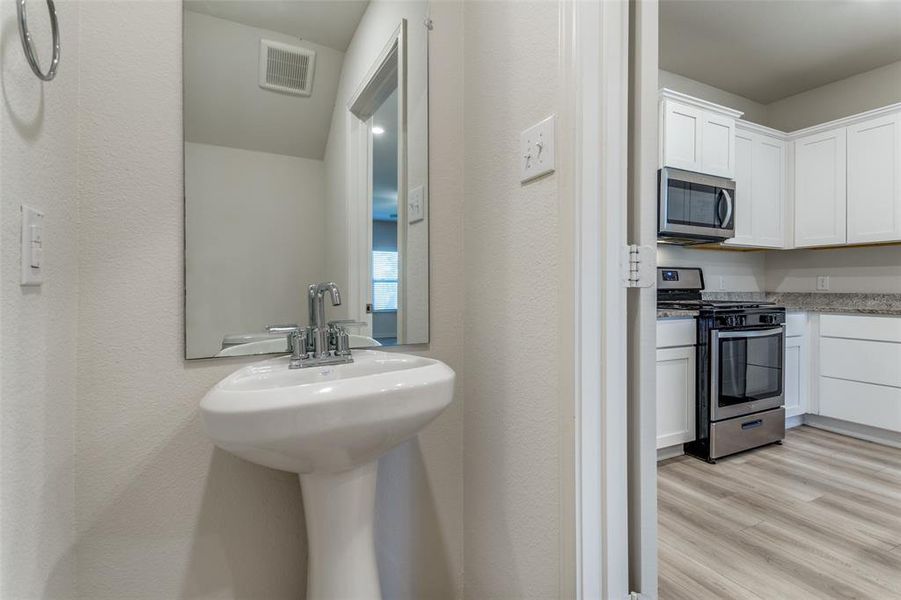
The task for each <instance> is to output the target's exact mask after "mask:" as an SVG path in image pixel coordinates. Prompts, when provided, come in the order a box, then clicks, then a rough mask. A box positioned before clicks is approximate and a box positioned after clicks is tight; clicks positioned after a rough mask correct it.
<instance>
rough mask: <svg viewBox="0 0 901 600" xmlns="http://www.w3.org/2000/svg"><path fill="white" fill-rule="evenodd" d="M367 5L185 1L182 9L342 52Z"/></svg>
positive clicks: (308, 0)
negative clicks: (282, 34)
mask: <svg viewBox="0 0 901 600" xmlns="http://www.w3.org/2000/svg"><path fill="white" fill-rule="evenodd" d="M367 4H369V0H185V10H190V11H193V12H198V13H202V14H207V15H210V16H213V17H219V18H220V19H227V20H229V21H234V22H235V23H242V24H244V25H250V26H251V27H259V28H260V29H268V30H269V31H277V32H279V33H284V34H286V35H290V36H293V37H299V38H302V39H304V40H308V41H311V42H315V43H317V44H320V45H322V46H328V47H329V48H333V49H335V50H339V51H341V52H346V51H347V46H348V45H349V44H350V40H351V39H352V38H353V35H354V32H355V31H356V30H357V25H359V24H360V19H361V18H363V13H364V12H365V11H366V5H367Z"/></svg>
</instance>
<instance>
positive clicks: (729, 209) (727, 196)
mask: <svg viewBox="0 0 901 600" xmlns="http://www.w3.org/2000/svg"><path fill="white" fill-rule="evenodd" d="M720 193H721V194H722V195H723V197H725V199H726V216H725V218H724V219H723V222H722V227H723V228H724V229H725V228H726V227H727V226H728V225H729V221H730V220H731V219H732V196H731V195H730V194H729V190H727V189H724V188H720Z"/></svg>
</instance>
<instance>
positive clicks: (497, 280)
mask: <svg viewBox="0 0 901 600" xmlns="http://www.w3.org/2000/svg"><path fill="white" fill-rule="evenodd" d="M558 10H559V6H558V4H557V3H556V2H467V3H464V26H465V36H464V49H465V52H464V74H465V90H464V98H465V100H464V107H465V109H464V110H465V121H466V125H465V137H464V144H463V146H462V147H463V148H465V152H464V155H465V167H466V181H465V198H466V210H465V219H464V248H465V253H464V255H465V259H464V268H465V273H466V314H465V320H464V329H465V334H464V335H465V339H466V348H467V351H466V362H465V365H466V368H465V386H464V395H465V398H466V402H465V426H464V446H463V448H464V474H465V484H464V495H465V508H466V510H465V513H464V519H465V533H464V541H465V553H464V557H465V561H466V570H465V572H466V597H467V598H474V599H475V598H479V599H481V598H518V599H523V598H541V599H547V598H556V597H557V596H558V594H559V591H560V578H561V555H560V547H561V544H560V535H561V530H560V525H561V499H560V489H561V483H560V477H561V472H560V469H561V467H560V461H561V456H560V447H561V441H560V440H561V437H560V427H559V425H560V404H561V392H560V389H561V383H562V380H563V378H564V377H566V374H567V373H568V369H567V366H566V365H565V364H563V362H564V361H561V360H560V358H559V357H558V355H557V353H556V349H557V344H558V341H559V342H560V343H561V344H563V345H565V344H566V337H568V336H571V335H572V331H564V330H562V329H561V328H560V327H559V322H560V319H559V318H558V315H559V311H560V310H562V309H560V308H558V307H560V306H564V305H568V304H569V303H570V302H571V301H572V297H571V290H570V289H566V286H563V285H561V278H562V277H563V273H564V270H565V269H566V267H565V266H564V265H563V264H562V263H561V253H562V252H563V250H562V247H561V242H560V239H559V238H560V236H559V231H560V228H561V227H562V223H561V217H560V213H561V210H562V209H561V203H562V202H564V200H563V199H561V198H559V197H558V193H557V189H558V181H557V175H551V176H549V177H545V178H543V179H540V180H537V181H534V182H532V183H530V184H528V185H521V184H520V182H519V160H520V150H519V132H520V131H521V130H523V129H525V128H526V127H528V126H530V125H532V124H533V123H537V122H538V121H540V120H542V119H543V118H545V117H547V116H548V115H549V114H551V113H554V112H556V111H558V110H559V107H558V106H557V104H556V102H557V94H558V88H559V85H560V84H561V82H560V81H559V74H558V64H559V62H558V61H559V52H560V48H559V46H558V29H557V25H558ZM559 135H562V132H558V136H559ZM558 139H561V138H558ZM562 139H565V138H562ZM566 201H568V200H566ZM433 322H434V321H433ZM561 336H564V337H563V338H562V339H561ZM567 364H569V363H567ZM570 400H571V399H570Z"/></svg>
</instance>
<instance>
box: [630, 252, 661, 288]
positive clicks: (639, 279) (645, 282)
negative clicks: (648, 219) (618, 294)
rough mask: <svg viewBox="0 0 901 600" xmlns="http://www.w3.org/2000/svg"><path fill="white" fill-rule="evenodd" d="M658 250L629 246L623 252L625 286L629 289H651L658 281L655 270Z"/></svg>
mask: <svg viewBox="0 0 901 600" xmlns="http://www.w3.org/2000/svg"><path fill="white" fill-rule="evenodd" d="M656 258H657V257H656V249H655V248H652V247H651V246H638V245H637V244H629V245H628V246H626V247H625V249H624V251H623V262H622V264H623V285H624V286H625V287H627V288H646V287H651V286H652V285H654V283H655V282H656V281H657V272H656V269H654V264H655V262H656Z"/></svg>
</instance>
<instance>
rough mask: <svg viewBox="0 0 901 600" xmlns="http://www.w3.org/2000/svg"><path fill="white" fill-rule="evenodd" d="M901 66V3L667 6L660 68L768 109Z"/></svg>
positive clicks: (848, 0) (741, 0)
mask: <svg viewBox="0 0 901 600" xmlns="http://www.w3.org/2000/svg"><path fill="white" fill-rule="evenodd" d="M898 60H901V0H715V1H711V0H661V2H660V68H661V69H665V70H667V71H671V72H674V73H678V74H680V75H683V76H685V77H689V78H691V79H694V80H696V81H700V82H702V83H706V84H708V85H712V86H714V87H717V88H720V89H722V90H726V91H728V92H732V93H733V94H738V95H740V96H744V97H745V98H749V99H751V100H754V101H756V102H760V103H762V104H769V103H770V102H773V101H776V100H780V99H782V98H785V97H787V96H792V95H794V94H798V93H800V92H803V91H806V90H810V89H813V88H816V87H819V86H821V85H825V84H827V83H831V82H833V81H838V80H839V79H845V78H846V77H850V76H851V75H855V74H857V73H862V72H864V71H869V70H871V69H875V68H876V67H880V66H883V65H886V64H889V63H892V62H895V61H898Z"/></svg>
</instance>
